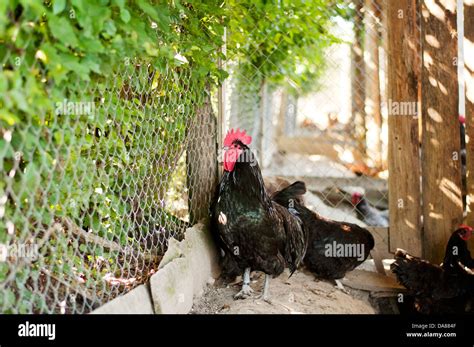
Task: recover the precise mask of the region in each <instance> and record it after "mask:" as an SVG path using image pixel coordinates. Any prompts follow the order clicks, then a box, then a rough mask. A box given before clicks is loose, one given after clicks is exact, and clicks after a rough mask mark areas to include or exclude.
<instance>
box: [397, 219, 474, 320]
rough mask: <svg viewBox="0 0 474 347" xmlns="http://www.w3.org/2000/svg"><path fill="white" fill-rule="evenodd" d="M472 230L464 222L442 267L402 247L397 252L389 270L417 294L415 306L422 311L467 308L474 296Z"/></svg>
mask: <svg viewBox="0 0 474 347" xmlns="http://www.w3.org/2000/svg"><path fill="white" fill-rule="evenodd" d="M471 233H472V229H471V228H470V227H467V226H464V225H463V226H461V227H460V228H459V229H458V230H456V231H455V232H454V233H453V234H452V235H451V237H450V239H449V241H448V245H447V247H446V254H445V259H444V262H443V264H442V265H441V266H438V265H435V264H431V263H430V262H428V261H426V260H422V259H420V258H417V257H414V256H411V255H410V254H408V253H407V252H406V251H404V250H402V249H398V250H397V252H396V253H395V262H394V263H393V264H392V265H391V266H390V269H391V271H392V272H393V273H394V274H395V275H396V277H397V280H398V282H399V283H400V284H402V285H403V286H404V287H405V288H407V290H408V293H409V294H410V295H413V296H414V297H415V309H416V310H417V311H419V312H420V313H425V314H430V313H462V312H465V311H466V310H467V309H468V307H469V303H470V300H471V299H472V298H473V295H474V274H473V273H472V271H471V270H470V269H469V268H468V267H469V266H472V258H471V257H470V253H469V250H468V249H467V244H466V240H467V239H468V238H469V237H470V236H471ZM453 251H454V252H453ZM463 262H464V263H466V264H463Z"/></svg>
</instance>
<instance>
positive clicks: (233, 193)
mask: <svg viewBox="0 0 474 347" xmlns="http://www.w3.org/2000/svg"><path fill="white" fill-rule="evenodd" d="M251 140H252V139H251V137H250V136H248V135H247V134H246V133H245V131H240V130H237V131H234V130H230V131H229V132H228V133H227V136H226V137H225V139H224V156H223V164H224V173H223V176H222V179H221V181H220V183H219V185H218V187H217V192H216V196H215V199H214V201H213V203H212V206H211V229H212V232H213V234H214V236H215V239H216V240H217V244H218V246H219V247H220V248H221V250H222V253H223V261H224V266H225V267H226V269H227V271H228V272H229V273H232V272H237V271H238V272H240V273H243V285H242V290H241V291H240V292H239V293H237V294H236V296H235V298H236V299H243V298H247V297H249V296H251V294H252V292H253V290H252V289H251V287H250V271H251V270H255V271H262V272H264V273H265V284H264V289H263V294H262V295H261V297H262V298H263V299H264V300H265V301H269V283H270V278H271V276H273V277H275V276H278V275H280V274H281V273H282V272H283V270H284V269H285V267H289V269H290V272H291V274H292V273H293V272H294V271H295V270H296V269H297V267H298V266H299V265H300V263H301V262H302V260H303V257H304V255H305V251H306V245H307V238H306V234H305V231H304V229H303V226H302V222H301V220H300V219H299V218H298V217H297V216H295V215H294V214H292V213H291V212H290V211H288V210H287V209H286V208H284V207H283V206H281V205H278V204H277V203H275V202H273V201H272V200H271V198H270V196H269V195H268V194H267V191H266V189H265V186H264V184H263V178H262V174H261V172H260V168H259V166H258V163H257V160H256V158H255V156H254V154H253V153H252V151H251V150H250V149H249V147H248V145H249V144H250V143H251Z"/></svg>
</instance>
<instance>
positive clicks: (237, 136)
mask: <svg viewBox="0 0 474 347" xmlns="http://www.w3.org/2000/svg"><path fill="white" fill-rule="evenodd" d="M236 140H239V141H240V142H242V143H243V144H244V145H250V143H251V142H252V136H250V135H247V133H246V132H245V130H240V129H237V130H235V129H230V130H229V131H228V132H227V135H226V136H225V139H224V146H225V147H229V146H231V145H232V144H233V143H234V141H236Z"/></svg>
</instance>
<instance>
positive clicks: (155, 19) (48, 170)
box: [0, 0, 226, 312]
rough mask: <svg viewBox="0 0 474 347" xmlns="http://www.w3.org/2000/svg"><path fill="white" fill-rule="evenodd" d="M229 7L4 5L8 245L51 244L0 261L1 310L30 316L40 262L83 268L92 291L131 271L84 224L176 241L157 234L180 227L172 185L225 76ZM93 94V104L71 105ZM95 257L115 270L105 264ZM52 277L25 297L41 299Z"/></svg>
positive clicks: (111, 236)
mask: <svg viewBox="0 0 474 347" xmlns="http://www.w3.org/2000/svg"><path fill="white" fill-rule="evenodd" d="M222 14H223V9H222V8H221V7H220V3H219V2H218V1H214V0H210V1H202V2H201V1H187V2H186V1H151V2H150V1H144V0H140V1H124V0H112V1H109V0H60V1H59V0H58V1H44V2H42V1H36V0H34V1H32V0H12V1H9V2H2V5H0V63H1V64H2V67H1V69H0V172H1V174H2V179H1V180H0V198H1V199H4V198H5V199H6V201H3V202H1V201H2V200H1V199H0V204H1V206H0V207H1V208H4V215H3V218H1V219H0V242H2V243H6V244H10V243H15V242H16V243H21V242H26V240H33V241H34V242H36V243H41V242H40V240H41V238H42V237H44V235H48V239H47V243H45V244H42V247H41V250H40V252H41V257H40V260H39V262H37V263H36V264H35V265H34V266H32V267H30V265H27V264H21V263H19V264H14V263H12V264H10V263H6V264H8V265H7V266H5V264H1V263H0V265H2V266H1V267H0V285H11V286H12V287H11V288H12V290H11V292H6V293H5V294H0V311H5V312H28V311H32V308H31V307H30V309H28V307H27V306H25V301H24V300H25V296H27V295H30V296H31V295H32V292H31V285H32V283H34V282H35V281H34V280H33V279H32V276H33V275H35V274H39V273H40V271H44V269H48V271H50V272H51V273H52V276H53V278H64V281H65V282H67V283H69V282H71V283H73V282H74V281H75V279H77V278H80V277H84V278H86V281H85V284H84V285H85V286H86V287H90V288H91V290H95V291H97V290H98V289H97V288H96V285H98V284H97V283H101V282H103V276H104V275H105V273H104V271H105V270H104V269H107V271H108V272H110V273H111V274H112V275H114V276H122V277H125V278H127V277H129V276H131V275H130V274H128V273H126V272H124V268H125V269H127V268H128V269H129V270H128V271H135V270H134V269H130V267H129V266H124V265H123V264H117V259H118V258H119V256H122V257H123V254H122V255H119V254H118V253H117V252H108V249H107V248H104V247H102V246H97V245H94V244H91V243H88V242H84V241H81V242H78V237H77V236H74V237H73V238H72V239H71V230H72V229H74V228H79V229H81V230H83V231H85V232H90V233H92V234H94V235H97V236H99V237H101V238H103V239H105V240H110V241H113V242H115V243H117V244H119V245H121V246H122V247H123V248H124V249H126V248H130V247H131V248H133V249H134V252H139V253H146V254H149V255H156V254H157V253H158V252H161V251H163V247H164V245H165V240H166V239H165V238H164V236H163V239H160V240H159V243H157V241H156V240H151V241H150V240H149V239H147V237H151V236H153V235H155V234H156V233H163V234H166V235H167V237H169V236H171V235H173V234H174V233H177V232H180V231H181V229H182V228H183V224H181V223H180V221H179V220H177V219H176V218H173V217H172V216H170V215H169V212H168V211H167V210H166V205H164V201H165V193H166V191H167V190H168V188H169V183H170V180H171V178H172V174H173V171H174V169H175V167H176V165H177V162H178V159H179V158H180V157H181V155H182V153H183V150H184V143H185V141H184V140H185V135H186V127H187V124H188V123H189V121H190V119H191V118H192V117H193V115H194V114H195V108H196V107H198V106H199V104H200V103H201V101H202V100H203V96H204V93H205V91H206V89H207V88H208V86H209V85H216V84H217V83H219V81H220V80H222V79H223V78H225V76H226V74H225V73H224V72H223V71H221V70H220V69H219V68H218V65H217V58H218V55H219V47H220V46H221V45H222V34H223V25H222V16H223V15H222ZM72 103H74V104H72ZM83 103H84V104H86V105H87V106H85V107H91V109H90V110H89V111H87V110H86V111H84V109H82V110H79V111H78V110H77V109H75V108H74V107H76V106H77V104H83ZM70 105H72V106H73V107H72V108H71V109H69V106H70ZM7 222H8V223H12V224H13V225H14V235H9V234H7V232H6V230H7V226H6V224H5V223H7ZM54 225H60V228H59V229H54V232H51V230H52V228H53V226H54ZM160 228H161V229H160ZM99 257H101V258H106V259H105V261H106V262H108V261H109V260H110V261H112V264H113V266H108V267H106V268H102V267H100V268H99V267H98V265H97V263H98V258H99ZM20 274H26V275H27V276H21V277H20ZM12 276H13V277H12ZM15 276H16V277H17V278H19V280H17V281H16V282H15V283H10V282H9V281H11V279H12V278H14V277H15ZM59 280H60V279H57V280H55V281H59ZM5 281H6V282H5ZM48 285H49V289H50V290H54V289H53V288H52V287H51V285H52V284H48V283H47V284H46V285H43V287H41V285H39V287H41V288H42V289H41V290H44V291H45V292H46V293H45V294H44V295H41V294H39V293H38V292H36V293H35V294H34V296H35V299H33V298H30V299H29V300H27V301H26V302H27V303H28V302H29V303H30V305H31V302H32V301H34V300H39V299H41V298H42V299H43V301H44V298H45V297H47V296H48V295H51V294H52V293H48V292H47V291H48ZM28 288H29V289H28ZM94 288H95V289H94ZM56 294H57V293H56ZM36 296H37V297H36ZM16 301H17V302H18V303H19V304H17V305H16V304H15V302H16ZM52 304H54V303H52V302H48V303H44V302H41V303H37V305H36V307H35V312H44V311H45V309H43V308H44V307H45V305H46V306H47V307H49V309H50V310H53V311H54V310H57V307H55V308H54V307H52V306H51V305H52ZM15 307H16V308H15ZM82 309H84V308H82ZM77 310H78V311H80V310H81V308H77Z"/></svg>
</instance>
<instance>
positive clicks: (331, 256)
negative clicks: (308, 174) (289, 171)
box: [273, 181, 375, 280]
mask: <svg viewBox="0 0 474 347" xmlns="http://www.w3.org/2000/svg"><path fill="white" fill-rule="evenodd" d="M305 192H306V186H305V184H304V182H300V181H298V182H295V183H293V184H292V185H290V186H289V187H287V188H285V189H283V190H281V191H279V192H277V193H275V194H274V196H273V200H274V201H276V202H278V203H279V204H281V205H283V206H285V207H287V208H288V210H290V211H294V212H293V214H296V215H297V216H299V217H300V218H301V220H302V221H303V226H304V228H305V229H306V230H307V232H308V234H309V239H308V248H307V250H306V256H305V258H304V261H303V262H304V265H305V266H306V267H307V268H308V269H309V270H310V271H311V272H313V273H314V274H315V275H316V276H317V277H319V278H323V279H329V280H337V279H340V278H343V277H344V275H345V274H346V272H348V271H351V270H353V269H354V268H356V267H357V266H358V265H360V264H361V263H362V262H364V261H365V259H366V258H367V257H368V255H369V253H370V251H371V250H372V249H373V248H374V245H375V242H374V238H373V236H372V234H371V233H370V232H369V231H368V230H366V229H364V228H362V227H360V226H358V225H355V224H351V223H343V222H336V221H332V220H328V219H325V218H323V217H321V216H319V215H318V214H317V213H315V212H313V211H311V210H310V209H308V208H307V207H306V206H305V205H304V203H303V200H302V196H303V194H305Z"/></svg>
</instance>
